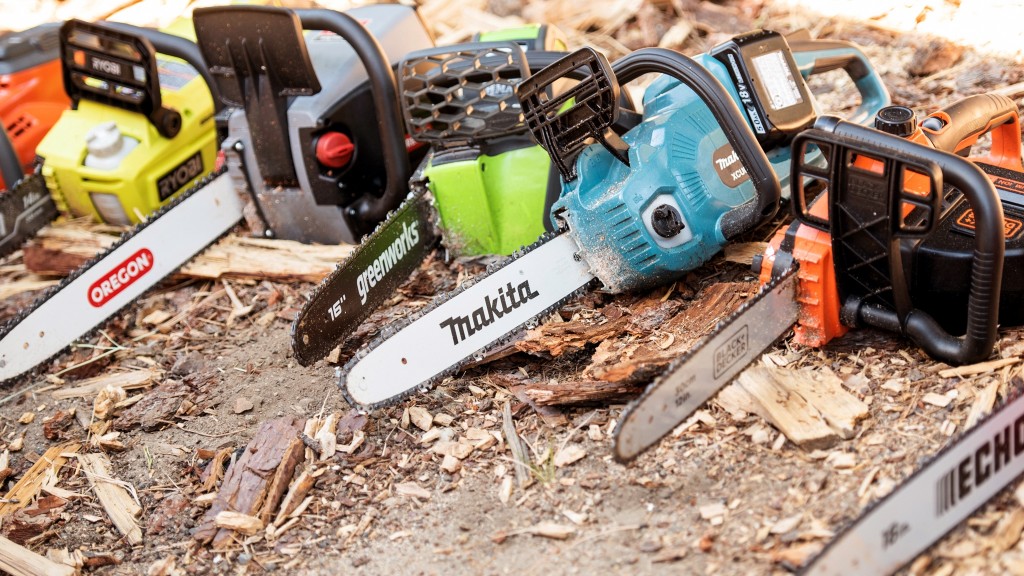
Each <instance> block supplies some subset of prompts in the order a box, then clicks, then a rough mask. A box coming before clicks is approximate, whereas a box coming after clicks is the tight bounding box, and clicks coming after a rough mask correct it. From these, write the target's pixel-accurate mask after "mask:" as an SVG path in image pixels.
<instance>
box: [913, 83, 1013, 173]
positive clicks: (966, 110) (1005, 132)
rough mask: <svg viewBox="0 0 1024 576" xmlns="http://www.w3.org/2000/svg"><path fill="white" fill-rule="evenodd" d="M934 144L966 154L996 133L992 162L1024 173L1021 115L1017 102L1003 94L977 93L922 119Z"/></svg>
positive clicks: (926, 133) (925, 129)
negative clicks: (986, 136) (981, 140)
mask: <svg viewBox="0 0 1024 576" xmlns="http://www.w3.org/2000/svg"><path fill="white" fill-rule="evenodd" d="M921 130H922V131H923V132H924V135H925V137H926V138H928V140H929V141H931V143H932V146H934V147H935V148H938V149H939V150H949V151H951V152H955V153H962V154H963V155H966V154H967V153H968V152H969V151H970V148H971V146H973V145H974V144H975V143H976V142H977V141H978V138H979V137H980V136H981V135H983V134H985V133H987V132H989V131H993V132H992V147H991V151H990V152H989V159H990V161H991V163H992V164H994V165H996V166H1002V167H1004V168H1012V169H1016V170H1018V171H1022V172H1024V168H1022V167H1021V132H1020V116H1018V114H1017V103H1016V102H1014V101H1013V99H1012V98H1009V97H1007V96H1003V95H1002V94H976V95H974V96H969V97H967V98H964V99H963V100H960V101H959V102H956V103H955V104H953V105H951V106H949V107H947V108H945V109H943V110H940V111H938V112H936V113H934V114H932V115H930V116H928V117H927V118H925V119H924V120H922V121H921Z"/></svg>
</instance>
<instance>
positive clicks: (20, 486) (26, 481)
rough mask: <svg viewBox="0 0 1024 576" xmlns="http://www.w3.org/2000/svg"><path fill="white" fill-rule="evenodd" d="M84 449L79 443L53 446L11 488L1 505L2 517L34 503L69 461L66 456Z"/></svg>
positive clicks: (0, 515)
mask: <svg viewBox="0 0 1024 576" xmlns="http://www.w3.org/2000/svg"><path fill="white" fill-rule="evenodd" d="M81 447H82V445H81V444H79V443H78V442H66V443H64V444H58V445H57V446H51V447H50V448H49V449H48V450H47V451H46V452H45V453H44V454H43V456H42V457H41V458H39V460H36V463H35V464H33V465H32V467H31V468H29V469H28V472H25V475H24V476H22V477H21V479H20V480H18V482H17V483H16V484H15V485H14V486H13V487H11V490H10V492H8V493H7V494H6V495H5V496H4V502H3V503H0V517H3V516H6V515H8V514H10V513H12V512H14V511H15V510H18V509H20V508H24V507H26V506H28V505H29V504H30V503H32V500H34V499H35V497H36V495H37V494H39V491H40V489H41V487H42V485H43V484H44V483H45V482H46V479H47V478H48V477H49V476H50V475H51V474H54V475H56V471H57V470H60V468H61V466H63V465H64V464H65V463H66V462H67V461H68V459H67V456H65V454H74V453H76V452H78V450H79V449H80V448H81Z"/></svg>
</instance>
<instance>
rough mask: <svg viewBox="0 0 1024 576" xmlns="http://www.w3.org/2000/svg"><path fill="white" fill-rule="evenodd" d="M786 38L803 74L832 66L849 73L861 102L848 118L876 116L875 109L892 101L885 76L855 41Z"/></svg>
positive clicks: (858, 119)
mask: <svg viewBox="0 0 1024 576" xmlns="http://www.w3.org/2000/svg"><path fill="white" fill-rule="evenodd" d="M787 41H788V43H789V48H790V50H792V52H793V59H794V60H795V61H796V64H797V67H798V68H799V69H800V74H801V75H802V76H803V77H804V78H809V77H811V76H814V75H816V74H823V73H825V72H831V71H833V70H842V71H844V72H846V74H847V75H848V76H849V77H850V80H852V81H853V84H854V86H855V87H856V88H857V92H859V93H860V105H859V106H858V107H857V109H856V110H855V111H854V112H853V113H851V114H850V115H849V116H847V120H848V121H850V122H853V123H855V124H866V123H868V122H869V121H870V120H871V119H872V118H874V116H875V112H877V111H878V110H879V109H881V108H883V107H885V106H888V105H889V104H890V103H891V102H892V99H891V98H890V97H889V90H888V89H887V88H886V87H885V82H883V81H882V77H881V76H879V75H878V72H877V71H876V70H875V69H874V67H873V66H872V65H871V61H870V60H868V57H867V56H865V55H864V52H862V51H861V49H860V48H859V47H858V46H857V45H856V44H854V43H852V42H845V41H841V40H810V39H799V40H795V39H787Z"/></svg>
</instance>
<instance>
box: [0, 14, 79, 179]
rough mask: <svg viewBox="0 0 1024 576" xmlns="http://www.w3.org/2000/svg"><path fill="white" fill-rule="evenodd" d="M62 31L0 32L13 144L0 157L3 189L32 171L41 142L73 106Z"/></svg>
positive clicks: (1, 116)
mask: <svg viewBox="0 0 1024 576" xmlns="http://www.w3.org/2000/svg"><path fill="white" fill-rule="evenodd" d="M59 30H60V25H59V24H43V25H40V26H36V27H35V28H30V29H28V30H25V31H23V32H11V33H8V34H4V35H3V36H0V122H2V123H3V129H4V132H5V133H6V136H7V140H8V144H9V145H8V146H4V148H8V149H5V150H3V152H2V153H3V155H2V157H0V178H2V179H0V189H5V188H7V187H8V186H13V185H14V184H15V182H17V181H18V180H20V179H21V176H20V174H21V173H22V172H23V171H24V170H29V171H30V170H32V168H33V166H34V164H35V158H36V146H37V145H38V144H39V141H40V140H42V139H43V135H45V134H46V132H47V130H49V129H50V127H51V126H53V125H54V123H56V122H57V119H58V118H60V114H61V112H63V111H64V110H65V109H67V107H68V97H67V95H65V94H64V89H63V88H62V87H61V84H60V60H59V58H58V57H59V54H60V49H59V45H60V40H59ZM2 144H3V143H2V142H0V145H2ZM12 153H13V157H12V156H11V154H12Z"/></svg>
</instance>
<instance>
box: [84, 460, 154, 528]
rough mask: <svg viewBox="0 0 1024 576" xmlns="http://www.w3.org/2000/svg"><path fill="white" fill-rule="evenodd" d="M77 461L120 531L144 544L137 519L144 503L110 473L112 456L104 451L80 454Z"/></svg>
mask: <svg viewBox="0 0 1024 576" xmlns="http://www.w3.org/2000/svg"><path fill="white" fill-rule="evenodd" d="M78 462H79V464H81V465H82V470H83V471H84V472H85V477H86V478H88V479H89V485H90V486H92V490H93V492H95V493H96V498H97V499H99V501H100V504H101V505H102V506H103V510H104V511H106V513H107V516H109V517H110V521H111V522H113V524H114V527H115V528H117V531H118V532H120V533H121V535H123V536H124V537H125V540H127V542H128V543H129V544H130V545H132V546H137V545H139V544H142V528H141V527H140V526H139V523H138V521H137V520H136V518H137V517H138V516H139V514H140V513H142V507H141V506H139V504H138V503H137V502H136V501H135V499H134V498H132V496H131V494H129V493H128V490H127V489H126V488H125V487H124V485H123V484H122V483H121V482H118V481H116V480H115V479H114V477H113V475H112V474H111V473H110V460H108V459H107V457H106V456H104V455H103V454H79V455H78Z"/></svg>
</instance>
